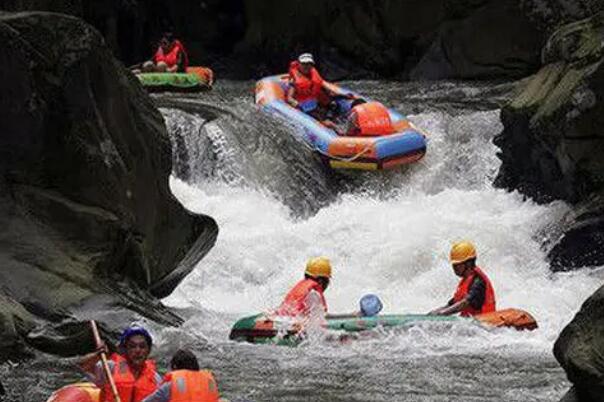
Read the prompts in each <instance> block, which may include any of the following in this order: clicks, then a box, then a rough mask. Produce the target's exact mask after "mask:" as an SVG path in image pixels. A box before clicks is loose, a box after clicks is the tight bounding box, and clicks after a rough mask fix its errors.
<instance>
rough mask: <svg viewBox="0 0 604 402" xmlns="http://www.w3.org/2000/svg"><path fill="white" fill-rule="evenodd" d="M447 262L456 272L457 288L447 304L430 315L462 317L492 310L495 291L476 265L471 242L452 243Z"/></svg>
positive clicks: (474, 250) (494, 306)
mask: <svg viewBox="0 0 604 402" xmlns="http://www.w3.org/2000/svg"><path fill="white" fill-rule="evenodd" d="M450 261H451V264H452V265H453V271H454V272H455V275H457V276H459V277H461V280H460V282H459V285H458V286H457V291H456V292H455V294H454V296H453V298H452V299H451V300H449V302H448V303H447V305H446V306H443V307H440V308H437V309H435V310H433V311H431V312H430V313H429V314H431V315H452V314H457V313H460V314H461V316H462V317H470V316H473V315H477V314H483V313H490V312H493V311H495V309H496V305H495V292H494V290H493V285H492V284H491V281H490V280H489V278H488V277H487V276H486V274H485V273H484V272H482V270H481V269H480V268H479V267H478V266H476V248H475V247H474V245H473V244H472V243H470V242H467V241H463V242H459V243H455V244H454V245H453V247H452V248H451V253H450Z"/></svg>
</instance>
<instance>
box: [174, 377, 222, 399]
mask: <svg viewBox="0 0 604 402" xmlns="http://www.w3.org/2000/svg"><path fill="white" fill-rule="evenodd" d="M164 381H166V382H167V381H169V382H170V402H218V400H219V397H220V396H219V395H218V387H217V386H216V380H214V376H213V375H212V373H211V372H210V371H208V370H200V371H193V370H176V371H172V372H170V373H168V374H166V376H165V377H164Z"/></svg>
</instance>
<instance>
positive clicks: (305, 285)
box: [275, 257, 331, 317]
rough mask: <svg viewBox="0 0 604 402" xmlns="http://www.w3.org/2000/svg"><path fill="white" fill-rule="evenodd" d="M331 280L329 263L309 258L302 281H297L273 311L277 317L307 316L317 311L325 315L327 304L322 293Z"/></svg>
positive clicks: (321, 258)
mask: <svg viewBox="0 0 604 402" xmlns="http://www.w3.org/2000/svg"><path fill="white" fill-rule="evenodd" d="M330 280H331V262H330V261H329V259H327V258H326V257H316V258H311V259H310V260H308V262H307V263H306V270H305V271H304V279H302V280H301V281H299V282H298V283H297V284H296V285H295V286H294V287H293V288H292V289H291V290H290V291H289V292H288V293H287V295H286V296H285V300H283V303H281V306H279V308H278V309H277V310H276V311H275V314H277V315H279V316H290V317H299V316H309V315H311V314H313V312H314V311H315V310H317V309H319V310H320V313H322V314H323V315H325V314H326V313H327V302H326V301H325V296H324V295H323V293H324V292H325V290H326V289H327V287H328V286H329V281H330Z"/></svg>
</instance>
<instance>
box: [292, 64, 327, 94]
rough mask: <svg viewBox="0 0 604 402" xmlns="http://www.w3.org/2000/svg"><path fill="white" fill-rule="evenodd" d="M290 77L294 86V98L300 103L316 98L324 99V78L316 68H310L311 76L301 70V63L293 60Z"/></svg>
mask: <svg viewBox="0 0 604 402" xmlns="http://www.w3.org/2000/svg"><path fill="white" fill-rule="evenodd" d="M289 77H290V80H291V82H292V84H293V86H294V99H295V100H296V101H298V102H300V103H302V102H306V101H310V100H314V101H317V102H319V101H322V88H323V78H322V77H321V75H320V74H319V72H318V71H317V69H316V68H314V67H312V68H311V70H310V77H308V76H306V75H304V74H302V73H301V72H300V63H299V62H297V61H292V62H291V63H290V66H289Z"/></svg>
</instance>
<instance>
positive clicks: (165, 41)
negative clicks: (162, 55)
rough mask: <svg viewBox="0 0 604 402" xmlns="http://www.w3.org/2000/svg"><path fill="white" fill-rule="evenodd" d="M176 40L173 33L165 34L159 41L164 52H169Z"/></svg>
mask: <svg viewBox="0 0 604 402" xmlns="http://www.w3.org/2000/svg"><path fill="white" fill-rule="evenodd" d="M174 40H175V39H174V34H173V33H172V32H164V34H163V35H162V37H161V39H160V41H159V45H160V46H161V48H162V49H163V50H164V52H167V51H169V50H170V49H171V48H172V45H173V44H174Z"/></svg>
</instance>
